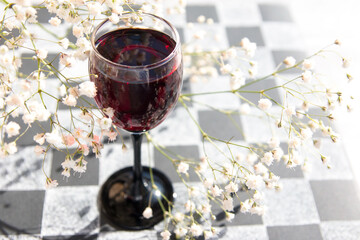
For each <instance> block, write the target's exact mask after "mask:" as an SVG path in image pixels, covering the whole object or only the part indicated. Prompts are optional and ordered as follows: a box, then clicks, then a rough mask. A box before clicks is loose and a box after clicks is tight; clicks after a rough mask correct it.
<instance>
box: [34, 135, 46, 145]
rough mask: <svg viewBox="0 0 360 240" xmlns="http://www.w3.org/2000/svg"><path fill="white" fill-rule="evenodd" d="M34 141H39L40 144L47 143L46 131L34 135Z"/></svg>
mask: <svg viewBox="0 0 360 240" xmlns="http://www.w3.org/2000/svg"><path fill="white" fill-rule="evenodd" d="M33 139H34V141H35V142H37V143H38V144H40V145H43V144H44V143H45V134H44V133H38V134H36V135H35V136H34V138H33Z"/></svg>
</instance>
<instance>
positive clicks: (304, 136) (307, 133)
mask: <svg viewBox="0 0 360 240" xmlns="http://www.w3.org/2000/svg"><path fill="white" fill-rule="evenodd" d="M300 134H301V138H302V139H304V140H307V139H310V138H312V135H313V132H312V131H311V130H310V129H309V128H302V129H301V130H300Z"/></svg>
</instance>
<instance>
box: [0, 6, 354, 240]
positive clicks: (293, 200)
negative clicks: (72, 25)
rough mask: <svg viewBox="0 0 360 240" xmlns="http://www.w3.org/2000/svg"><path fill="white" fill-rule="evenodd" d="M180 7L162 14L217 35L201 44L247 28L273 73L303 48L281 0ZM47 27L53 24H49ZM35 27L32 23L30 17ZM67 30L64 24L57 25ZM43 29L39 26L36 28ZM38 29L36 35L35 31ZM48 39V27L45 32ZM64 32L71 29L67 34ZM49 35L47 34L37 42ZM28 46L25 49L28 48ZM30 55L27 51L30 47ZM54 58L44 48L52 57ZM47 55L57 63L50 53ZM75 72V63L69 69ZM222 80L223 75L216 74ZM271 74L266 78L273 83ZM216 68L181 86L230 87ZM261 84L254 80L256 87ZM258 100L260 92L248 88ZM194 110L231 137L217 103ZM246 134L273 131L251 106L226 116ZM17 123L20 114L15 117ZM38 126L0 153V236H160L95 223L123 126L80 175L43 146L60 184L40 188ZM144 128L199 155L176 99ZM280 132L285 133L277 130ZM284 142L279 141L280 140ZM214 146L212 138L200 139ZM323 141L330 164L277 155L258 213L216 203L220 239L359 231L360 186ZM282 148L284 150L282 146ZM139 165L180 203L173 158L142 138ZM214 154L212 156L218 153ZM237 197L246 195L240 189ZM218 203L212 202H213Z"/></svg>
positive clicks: (231, 37) (186, 36)
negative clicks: (163, 180)
mask: <svg viewBox="0 0 360 240" xmlns="http://www.w3.org/2000/svg"><path fill="white" fill-rule="evenodd" d="M186 10H187V11H186V14H184V15H179V16H176V17H174V16H170V17H169V20H170V21H171V22H172V23H173V24H174V25H175V26H176V27H177V28H178V30H179V33H180V35H181V38H182V40H183V41H185V42H186V41H189V40H191V36H192V35H193V33H194V31H195V30H194V29H203V30H206V31H207V32H213V33H216V34H217V35H218V37H219V38H220V39H219V40H220V41H217V42H212V40H209V39H206V40H204V42H203V44H202V45H203V46H204V47H205V48H206V47H212V46H213V45H215V46H217V47H218V48H220V49H221V48H227V47H229V46H231V45H238V43H239V41H240V39H241V38H243V37H244V36H246V37H248V38H249V39H250V40H252V41H255V42H256V43H257V46H258V50H257V53H256V55H255V60H257V61H258V62H259V66H260V69H259V72H260V73H271V72H272V70H273V69H274V67H275V63H279V62H281V61H282V60H283V59H284V58H285V57H286V56H294V57H295V58H296V59H302V58H303V57H305V56H307V52H306V49H304V45H303V43H302V40H301V35H300V33H299V30H298V29H297V26H296V23H294V21H293V19H292V16H291V13H289V11H288V8H287V6H286V5H279V4H278V3H276V2H271V1H266V2H265V3H263V2H255V1H238V0H227V1H216V0H207V1H200V0H192V1H189V3H188V6H187V7H186ZM199 15H204V16H205V17H207V18H209V17H210V18H212V19H213V20H214V24H212V25H206V24H197V23H195V22H196V19H197V17H198V16H199ZM49 18H50V16H49V15H48V13H45V12H44V11H40V13H39V17H38V19H39V21H41V22H43V23H44V24H47V21H48V19H49ZM187 22H194V24H195V25H196V27H195V28H194V29H190V28H187V27H186V23H187ZM46 26H48V27H49V28H51V26H50V25H49V24H47V25H46ZM33 28H34V29H33V30H34V31H36V28H37V26H33ZM56 31H57V32H58V33H60V34H64V35H66V34H67V32H66V28H64V29H61V30H59V29H57V30H56ZM41 34H44V33H40V32H39V35H41ZM40 37H41V36H40ZM43 37H47V38H51V36H47V35H46V36H45V35H44V36H43ZM68 37H69V38H70V40H71V41H73V42H74V41H75V38H74V37H73V36H72V35H71V34H70V35H68ZM44 44H46V43H44ZM27 54H29V53H27V52H25V51H24V52H22V56H23V57H26V56H27ZM29 56H30V55H29ZM52 57H54V58H55V57H56V53H55V52H53V53H50V54H49V57H48V58H49V59H50V58H52ZM53 64H55V65H58V62H57V60H55V61H54V62H53ZM35 67H36V65H35V63H34V62H33V61H32V60H30V59H29V60H24V63H23V66H22V68H21V71H22V72H24V73H27V74H28V73H30V72H31V71H33V70H34V69H35ZM72 71H74V70H72ZM75 71H76V73H77V74H83V75H86V74H87V63H83V64H79V65H78V66H76V69H75ZM222 80H224V81H222ZM275 81H276V79H270V80H269V81H267V82H266V83H265V85H267V84H269V86H270V85H273V84H274V83H275ZM224 82H227V83H228V81H226V79H225V78H224V77H222V76H220V77H218V78H216V79H215V78H214V79H212V78H210V79H209V80H208V81H207V82H206V83H204V82H201V81H200V82H190V81H189V76H185V78H184V87H183V91H184V92H185V93H195V92H204V91H214V90H217V91H221V90H226V89H228V88H229V86H228V85H226V84H224ZM47 87H48V89H49V90H50V91H51V90H52V89H53V90H52V91H53V92H54V94H57V91H56V88H57V87H58V83H57V82H56V81H55V80H54V81H51V80H49V81H48V85H47ZM256 87H257V88H258V89H259V87H267V86H264V85H262V86H254V88H256ZM270 94H271V96H272V97H273V98H274V99H278V100H279V101H281V99H282V97H281V96H280V93H279V92H277V91H276V90H273V91H272V92H271V93H270ZM245 97H248V98H249V100H250V101H253V102H257V101H258V99H259V96H255V95H254V96H253V95H251V96H250V95H249V96H245ZM194 100H196V101H201V102H205V103H209V104H212V105H213V106H215V107H217V108H221V109H234V110H237V109H238V108H239V106H240V104H241V102H240V100H239V99H238V98H236V97H234V96H233V95H221V96H220V95H219V96H218V95H213V96H210V95H204V96H196V97H194ZM189 107H190V111H191V113H192V114H193V115H194V117H195V119H196V120H197V121H198V122H199V123H200V125H201V127H202V128H203V129H204V130H205V131H206V132H207V133H209V134H210V135H212V136H216V137H219V138H221V139H230V138H232V137H234V133H239V130H238V128H236V127H235V126H234V124H232V122H231V121H230V120H229V118H227V117H225V116H224V115H223V114H220V113H219V112H217V111H213V110H211V109H208V108H205V107H203V106H201V105H196V104H192V105H190V106H189ZM60 109H61V110H60V112H59V117H60V118H61V119H66V118H68V111H67V110H66V108H65V106H64V105H60ZM232 117H233V121H235V122H236V123H237V125H238V127H239V128H240V129H241V132H242V133H243V134H236V135H235V137H234V138H233V139H232V140H233V141H234V142H236V143H240V144H246V142H267V141H268V140H269V139H270V137H271V136H272V132H271V128H270V127H269V125H268V123H266V121H265V122H264V121H263V120H262V119H260V118H258V117H254V116H253V115H248V116H242V115H240V114H236V115H233V116H232ZM15 121H17V122H19V123H20V124H21V126H22V127H24V125H23V123H21V122H22V121H21V119H15ZM39 131H40V129H39V128H37V126H36V125H34V127H33V128H32V129H31V130H30V131H29V132H28V133H27V134H26V135H25V136H24V137H23V138H21V140H20V141H19V142H18V144H19V145H21V147H19V151H18V153H17V154H15V155H13V156H10V157H8V158H6V159H2V160H1V161H0V239H123V240H126V239H161V237H160V235H159V233H160V231H161V229H162V224H159V225H157V226H155V228H154V229H150V230H145V231H136V232H131V231H116V230H114V229H112V228H111V227H109V226H107V225H106V224H104V223H103V222H102V220H101V219H100V217H99V216H98V208H97V203H96V201H97V195H98V191H99V187H100V186H101V185H102V183H104V181H105V180H106V179H107V178H108V177H109V176H110V175H111V174H112V172H113V171H114V170H116V169H120V168H123V167H125V166H129V165H132V159H133V156H132V149H131V143H130V142H129V140H130V139H129V135H128V134H126V133H125V134H124V138H125V141H126V142H127V143H128V144H127V145H128V146H129V150H128V151H127V152H123V151H122V149H121V142H120V141H116V142H115V143H109V144H105V146H104V151H103V153H102V156H101V158H100V159H96V158H95V157H94V156H90V158H89V159H88V170H87V172H86V174H83V175H82V176H81V177H79V176H75V177H74V176H73V177H71V178H70V179H68V180H66V179H63V177H62V176H61V171H62V168H61V165H60V164H61V162H62V161H63V160H64V157H65V155H64V154H63V153H60V152H56V151H53V152H49V154H48V157H47V160H46V162H45V170H46V171H47V172H48V173H50V177H51V178H52V179H57V180H58V182H59V186H58V187H57V188H55V189H51V190H47V191H45V190H44V182H45V180H44V177H43V174H42V169H41V168H42V159H41V158H39V157H36V155H35V153H34V152H33V147H34V146H33V144H34V142H33V140H32V136H34V134H35V133H38V132H39ZM151 135H152V136H153V138H154V139H155V140H157V141H158V142H159V143H161V144H162V145H164V146H166V147H167V148H168V149H169V150H170V151H172V152H175V153H179V154H181V155H182V156H184V157H187V158H191V159H194V160H198V159H199V158H200V157H202V156H203V153H202V148H203V145H202V140H201V135H200V132H199V130H198V129H197V127H196V126H195V124H194V123H193V122H192V120H191V119H190V118H189V117H188V114H187V113H186V110H185V109H184V108H183V107H182V106H180V105H179V106H177V107H176V109H175V110H174V112H173V113H172V114H171V115H170V116H169V117H168V119H167V120H166V121H165V122H164V123H162V124H161V125H160V126H158V127H157V128H155V129H154V130H152V131H151ZM282 140H285V138H283V139H282ZM283 145H284V144H283ZM205 147H207V148H208V149H209V151H210V152H211V151H212V150H211V147H210V146H205ZM322 148H323V149H324V150H326V152H327V153H328V155H329V156H330V157H331V159H332V160H333V161H332V166H333V168H332V170H327V169H326V167H324V166H323V165H322V164H321V162H320V161H319V159H312V161H311V162H312V171H311V172H310V173H304V172H303V171H302V169H301V168H299V167H298V168H295V169H291V170H290V169H286V168H285V166H284V165H283V164H277V163H275V165H274V166H272V170H273V172H274V173H275V174H277V175H279V176H280V177H281V182H282V184H283V190H282V191H281V192H274V191H266V192H265V194H266V204H267V206H268V210H267V212H266V214H265V215H264V216H262V217H260V216H256V215H251V214H243V213H238V214H237V215H236V217H235V219H234V220H233V221H232V222H226V221H224V220H223V218H222V217H221V212H220V210H219V211H218V213H219V215H218V219H217V220H216V221H214V225H215V226H219V229H220V234H219V236H218V238H219V239H242V240H245V239H248V240H253V239H259V240H265V239H269V240H279V239H284V240H295V239H309V240H320V239H324V240H325V239H327V240H335V239H336V240H345V239H346V240H359V239H360V195H359V190H358V188H357V186H356V184H355V182H354V178H353V172H352V169H351V167H350V164H349V162H348V159H347V155H346V152H345V150H344V147H343V146H342V145H341V143H340V144H336V145H333V144H332V143H331V142H330V141H329V140H328V139H323V145H322ZM285 152H286V151H285ZM142 155H143V164H144V165H151V166H154V167H156V168H158V169H160V170H162V171H163V172H165V173H166V174H167V175H168V176H169V178H170V179H171V181H172V182H173V186H174V189H175V192H176V193H177V195H178V197H177V198H176V207H180V208H181V207H182V206H183V205H184V203H185V201H186V199H185V198H183V196H184V195H187V194H186V189H185V187H184V186H183V184H182V183H181V182H180V179H179V178H178V177H177V175H176V174H175V170H174V169H173V166H172V164H171V163H170V162H169V161H168V160H167V159H166V158H165V157H164V156H163V155H162V154H160V153H159V152H158V151H156V150H155V149H154V148H153V146H152V145H148V144H146V143H144V144H143V154H142ZM220 157H221V156H219V158H220ZM189 181H190V182H191V184H194V185H196V184H197V182H196V181H198V179H197V178H196V176H195V175H193V174H190V176H189ZM239 195H240V198H242V197H243V198H244V199H245V198H246V196H245V194H243V193H242V192H240V193H239ZM213 210H214V211H215V212H216V209H213Z"/></svg>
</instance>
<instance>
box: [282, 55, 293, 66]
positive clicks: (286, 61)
mask: <svg viewBox="0 0 360 240" xmlns="http://www.w3.org/2000/svg"><path fill="white" fill-rule="evenodd" d="M283 63H284V64H285V65H286V66H287V67H292V66H294V65H295V63H296V60H295V58H293V57H291V56H289V57H286V58H285V59H284V61H283Z"/></svg>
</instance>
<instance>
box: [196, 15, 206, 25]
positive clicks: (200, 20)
mask: <svg viewBox="0 0 360 240" xmlns="http://www.w3.org/2000/svg"><path fill="white" fill-rule="evenodd" d="M205 20H206V18H205V16H204V15H200V16H199V17H198V18H197V22H198V23H204V22H205Z"/></svg>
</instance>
